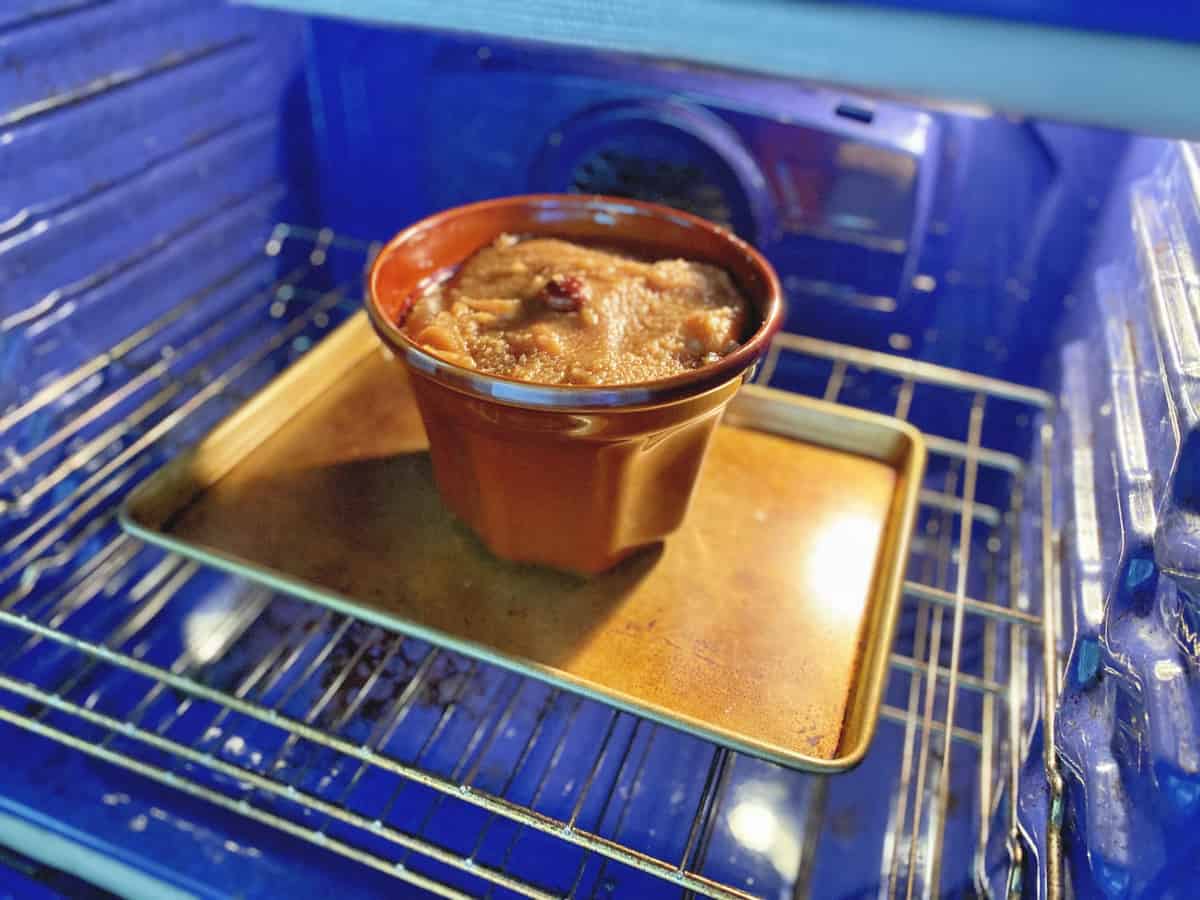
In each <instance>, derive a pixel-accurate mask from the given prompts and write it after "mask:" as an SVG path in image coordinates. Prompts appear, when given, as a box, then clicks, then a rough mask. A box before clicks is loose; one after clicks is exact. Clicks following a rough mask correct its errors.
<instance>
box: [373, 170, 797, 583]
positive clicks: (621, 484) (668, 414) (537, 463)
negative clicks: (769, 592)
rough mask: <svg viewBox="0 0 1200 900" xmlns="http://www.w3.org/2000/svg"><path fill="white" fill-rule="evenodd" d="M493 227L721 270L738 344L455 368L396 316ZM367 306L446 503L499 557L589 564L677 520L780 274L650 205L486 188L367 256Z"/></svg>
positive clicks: (736, 245)
mask: <svg viewBox="0 0 1200 900" xmlns="http://www.w3.org/2000/svg"><path fill="white" fill-rule="evenodd" d="M502 234H511V235H519V236H521V237H535V236H537V237H556V238H562V239H566V240H569V241H577V242H581V243H587V244H598V245H603V246H605V247H609V248H617V249H625V250H627V251H629V252H630V253H632V254H634V255H636V256H638V257H641V258H645V259H652V260H653V259H671V258H680V259H686V260H690V261H695V262H704V263H710V264H712V265H715V266H718V267H719V268H721V269H723V270H724V271H725V272H726V273H727V274H728V275H729V276H730V277H731V278H732V279H733V281H734V282H735V284H736V285H737V287H738V288H739V289H740V291H741V292H742V294H743V295H744V297H745V298H746V299H747V301H748V302H749V304H750V306H751V308H752V316H753V319H752V323H753V324H752V328H751V329H749V330H748V333H747V334H746V336H745V339H744V340H743V341H742V342H741V343H740V346H738V347H737V349H735V350H733V351H732V352H731V353H729V354H728V355H726V356H724V357H723V358H721V359H719V360H717V361H716V362H712V363H710V364H708V365H705V366H702V367H700V368H697V369H692V370H689V371H687V372H684V373H683V374H680V375H676V376H673V377H670V378H664V379H660V380H657V381H647V382H640V383H633V384H620V385H600V386H582V387H581V386H564V385H546V384H535V383H531V382H525V381H516V380H513V379H509V378H503V377H498V376H493V375H487V374H483V373H481V372H478V371H475V370H472V369H467V368H462V367H460V366H458V365H454V364H452V363H450V362H448V361H446V360H444V359H441V358H440V357H438V356H436V355H434V354H432V353H430V352H428V351H427V350H426V349H424V348H423V347H422V346H421V345H420V344H418V343H417V342H416V341H414V340H413V339H412V338H411V337H410V336H409V335H408V334H407V333H406V332H405V331H404V329H403V327H402V326H403V322H404V318H405V315H406V314H407V311H408V308H409V306H410V305H411V304H412V303H413V302H414V300H415V298H416V297H417V296H418V295H419V294H420V292H421V290H422V289H423V288H424V287H425V286H427V285H428V284H429V283H430V281H431V280H433V279H436V278H438V277H439V276H441V275H443V274H444V273H445V272H447V271H448V270H452V269H453V268H455V267H457V266H459V265H460V264H462V263H463V262H464V261H465V260H466V259H467V258H468V257H470V256H471V255H472V254H474V253H475V252H476V251H477V250H479V249H480V248H482V247H484V246H487V245H488V244H490V243H491V242H492V241H494V240H495V239H496V238H497V237H499V236H500V235H502ZM367 307H368V311H369V313H370V318H371V322H372V324H373V326H374V328H375V330H376V332H377V333H378V335H379V336H380V338H381V339H382V340H383V341H384V343H385V344H386V345H387V346H388V347H389V348H391V349H392V351H393V352H395V353H396V354H397V355H398V356H400V357H401V358H402V359H403V360H404V363H405V365H406V366H407V367H408V369H409V371H410V374H411V376H412V388H413V392H414V394H415V396H416V400H417V405H418V407H419V409H420V413H421V418H422V421H423V423H424V426H425V430H426V432H427V434H428V436H429V444H430V453H431V456H432V461H433V470H434V477H435V480H436V483H437V486H438V490H439V493H440V494H441V496H442V499H443V500H444V502H445V503H446V505H447V506H448V507H449V508H450V509H451V511H453V512H454V513H455V514H456V515H457V516H458V517H459V518H461V519H462V520H463V521H464V522H466V523H467V524H468V525H469V526H470V527H471V528H472V529H473V530H474V531H475V532H476V533H477V534H478V535H479V536H480V537H481V538H482V540H483V541H484V543H485V544H486V545H487V546H488V548H489V549H491V550H492V552H494V553H495V554H496V555H498V556H501V557H503V558H506V559H509V560H513V561H518V562H531V563H540V564H544V565H550V566H554V567H557V568H562V569H567V570H571V571H576V572H583V573H596V572H600V571H603V570H605V569H607V568H609V567H611V566H612V565H614V564H615V563H617V562H619V561H620V560H621V559H623V558H624V557H626V556H628V555H629V554H630V553H632V552H633V551H635V550H637V549H638V548H640V547H643V546H646V545H648V544H652V543H655V542H657V541H660V540H662V539H663V538H665V537H666V536H668V535H669V534H671V532H673V531H675V530H676V529H677V528H678V527H679V526H680V525H681V524H682V522H683V520H684V516H685V515H686V513H687V509H688V504H689V501H690V499H691V495H692V489H693V487H694V485H695V483H696V479H697V476H698V475H699V472H700V467H701V463H702V462H703V460H704V455H705V451H706V450H707V448H708V444H709V440H710V438H711V437H712V433H713V430H714V428H715V427H716V425H717V422H718V421H719V419H720V416H721V413H722V411H723V410H724V408H725V406H726V404H727V403H728V402H729V401H730V399H732V397H733V395H734V394H735V393H736V392H737V390H738V388H739V387H740V386H741V384H742V382H743V381H744V380H745V379H746V378H747V376H748V374H749V373H750V371H751V370H752V367H753V366H754V364H755V362H756V361H757V360H758V359H759V357H760V356H761V355H762V354H763V353H764V352H765V350H766V348H767V345H768V343H769V342H770V339H771V337H772V335H773V334H774V333H775V332H776V331H777V330H778V328H779V325H780V322H781V320H782V317H783V303H782V297H781V291H780V287H779V282H778V279H777V278H776V276H775V273H774V272H773V271H772V269H771V266H770V264H769V263H768V262H767V261H766V260H765V259H764V258H763V257H762V256H761V255H760V254H759V253H758V252H756V251H755V250H754V249H753V248H752V247H750V246H749V245H748V244H746V243H745V242H743V241H741V240H739V239H738V238H737V237H735V236H733V235H732V234H731V233H729V232H728V231H725V230H724V229H722V228H719V227H718V226H716V225H713V224H712V223H710V222H707V221H705V220H703V219H700V218H697V217H695V216H690V215H687V214H685V213H681V212H678V211H676V210H674V209H670V208H667V207H663V206H657V205H654V204H649V203H639V202H634V201H630V200H620V199H613V198H605V197H591V196H583V195H570V194H564V195H535V196H525V197H508V198H503V199H499V200H489V201H485V202H482V203H476V204H473V205H470V206H463V207H458V208H456V209H451V210H448V211H446V212H443V213H439V214H438V215H435V216H432V217H430V218H428V219H425V220H423V221H421V222H419V223H417V224H416V225H413V226H412V227H410V228H407V229H405V230H404V231H402V232H401V233H400V234H398V235H397V236H396V237H395V238H393V239H392V240H391V241H390V242H389V243H388V244H387V245H386V246H385V247H384V248H383V250H382V251H381V252H380V254H379V256H378V257H377V258H376V260H375V262H374V264H373V266H372V268H371V273H370V277H369V282H368V300H367Z"/></svg>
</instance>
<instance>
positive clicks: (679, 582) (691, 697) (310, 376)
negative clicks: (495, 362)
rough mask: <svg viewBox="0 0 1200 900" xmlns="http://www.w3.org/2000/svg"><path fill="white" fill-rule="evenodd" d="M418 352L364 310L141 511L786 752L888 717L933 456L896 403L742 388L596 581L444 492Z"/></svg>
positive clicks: (177, 463) (377, 611) (285, 581)
mask: <svg viewBox="0 0 1200 900" xmlns="http://www.w3.org/2000/svg"><path fill="white" fill-rule="evenodd" d="M426 446H427V445H426V441H425V434H424V431H423V429H422V427H421V420H420V417H419V415H418V413H417V410H416V407H415V405H414V402H413V398H412V394H411V391H410V388H409V386H408V378H407V375H406V373H405V371H404V368H403V366H402V365H401V364H400V363H399V362H398V361H396V360H394V359H391V358H390V357H389V356H388V355H387V354H386V353H385V352H384V351H383V350H382V349H381V347H380V345H379V342H378V340H377V338H376V337H375V336H374V334H373V333H372V332H371V329H370V326H369V324H368V323H367V320H366V317H365V316H364V315H363V314H359V315H357V316H355V317H354V318H353V319H351V320H350V321H348V322H347V323H346V324H344V325H343V326H341V328H339V329H338V331H337V332H336V333H334V334H333V335H331V336H330V337H329V338H328V339H327V340H325V341H324V342H322V344H321V345H320V346H319V347H317V348H316V349H315V350H313V351H312V352H310V353H309V354H307V355H306V356H305V357H304V358H303V359H302V360H301V361H300V362H298V363H297V364H295V365H294V366H292V367H291V368H290V369H289V370H288V371H287V372H285V373H284V374H282V375H281V376H279V377H278V378H276V379H275V380H274V381H273V382H272V383H271V384H270V385H268V386H267V387H266V388H265V389H263V390H262V391H261V392H260V393H259V394H258V395H256V396H255V397H254V398H253V399H252V400H251V401H250V402H248V403H247V404H245V405H244V406H243V407H242V408H241V409H239V410H238V411H237V412H236V413H235V414H233V415H232V416H231V417H230V418H228V419H227V420H226V421H224V422H223V423H222V424H221V425H219V426H218V427H217V428H215V429H214V430H213V431H212V432H211V433H209V435H208V436H207V437H206V438H205V439H204V440H203V441H201V442H200V443H199V444H198V445H197V446H195V447H194V448H192V449H190V450H188V451H186V452H184V453H183V454H181V455H180V456H178V457H177V458H176V459H174V460H172V461H171V462H170V463H169V464H167V465H166V466H164V467H163V468H162V469H161V470H160V471H158V472H157V473H155V474H154V475H153V476H151V477H150V478H149V479H148V480H147V481H146V482H144V483H143V484H142V485H141V486H140V487H139V488H138V489H137V490H136V491H134V492H133V493H132V494H131V495H130V496H129V498H128V499H127V500H126V502H125V504H124V506H123V507H122V510H121V521H122V524H123V525H124V527H125V528H126V529H127V530H129V531H130V532H132V533H133V534H135V535H137V536H138V537H140V538H142V539H144V540H146V541H149V542H151V543H154V544H158V545H161V546H163V547H165V548H167V549H170V550H173V551H175V552H177V553H180V554H183V555H185V556H189V557H192V558H195V559H197V560H200V561H202V562H204V563H208V564H210V565H213V566H216V567H219V568H222V569H226V570H228V571H230V572H233V573H236V574H237V575H241V576H244V577H247V578H252V579H256V580H258V581H262V582H265V583H267V584H269V585H271V586H272V587H275V588H278V589H281V590H284V591H287V592H289V593H292V594H295V595H298V596H300V597H303V598H306V599H308V600H311V601H312V602H314V603H319V604H323V605H325V606H329V607H332V608H334V609H336V610H338V611H340V612H344V613H349V614H352V615H355V616H357V617H359V618H362V619H367V620H370V621H372V622H375V623H377V624H379V625H381V626H384V627H387V628H390V629H394V630H396V631H399V632H404V633H409V634H412V635H415V636H418V637H420V638H422V639H425V640H428V641H430V642H433V643H436V644H439V645H442V646H446V647H449V648H452V649H454V650H456V651H459V652H462V653H465V654H468V655H470V656H474V657H478V658H480V659H483V660H486V661H488V662H491V663H495V664H498V665H501V666H505V667H508V668H510V669H513V670H515V671H518V672H522V673H525V674H528V675H531V676H533V677H535V678H540V679H543V680H545V681H549V682H552V683H555V684H558V685H562V686H564V687H566V688H568V689H571V690H575V691H579V692H581V693H584V694H586V695H589V696H592V697H595V698H598V699H600V700H602V701H605V702H607V703H610V704H613V705H615V706H618V707H621V708H624V709H628V710H630V711H633V712H635V713H638V714H641V715H645V716H649V717H651V718H653V719H655V720H658V721H661V722H663V723H666V724H668V725H671V726H675V727H678V728H681V729H684V730H686V731H689V732H692V733H695V734H698V735H700V736H702V737H704V738H706V739H709V740H711V741H714V742H716V743H719V744H722V745H725V746H729V747H731V748H734V749H736V750H738V751H741V752H744V753H748V754H752V755H754V756H760V757H763V758H766V759H770V760H772V761H774V762H777V763H780V764H782V765H785V766H789V767H792V768H799V769H806V770H810V771H817V772H836V771H842V770H845V769H847V768H849V767H851V766H853V765H855V764H856V763H857V762H858V761H859V760H861V759H862V757H863V756H864V754H865V753H866V750H867V747H868V744H869V743H870V740H871V737H872V734H873V733H874V729H875V723H876V720H877V717H878V712H879V705H880V702H881V698H882V693H883V687H884V681H885V679H886V677H887V667H888V657H889V655H890V649H891V644H892V635H893V631H894V626H895V622H896V617H897V611H898V608H899V604H900V593H901V584H902V579H903V574H904V568H905V564H906V561H907V556H908V540H909V534H910V532H911V530H912V525H913V518H914V515H915V513H916V507H917V494H918V489H919V487H920V481H921V476H922V474H923V471H924V465H925V450H924V445H923V443H922V440H921V436H920V433H919V432H917V431H916V430H915V429H913V428H912V427H911V426H909V425H907V424H905V423H903V422H900V421H898V420H895V419H890V418H888V417H886V416H879V415H875V414H872V413H866V412H862V411H859V410H855V409H851V408H847V407H843V406H838V405H835V404H829V403H823V402H820V401H816V400H810V399H807V398H804V397H799V396H796V395H792V394H788V393H784V392H780V391H773V390H769V389H766V388H760V387H754V386H748V387H746V388H744V389H743V390H742V391H741V392H740V393H739V394H738V396H737V398H736V399H735V400H734V401H733V402H732V404H731V405H730V407H729V409H728V411H727V413H726V415H725V418H724V421H723V424H722V425H721V426H720V427H719V428H718V430H717V433H716V436H715V437H714V439H713V444H712V447H711V448H710V451H709V454H708V457H707V458H706V460H705V463H704V468H703V471H702V473H701V477H700V484H699V487H698V488H697V492H696V496H695V498H694V500H693V504H692V507H691V510H690V512H689V515H688V519H687V522H686V523H685V525H684V527H683V528H682V529H681V530H680V531H679V532H677V533H676V534H675V535H673V536H672V537H671V538H669V539H668V540H667V541H666V542H665V544H663V545H660V546H656V547H651V548H648V549H647V550H645V551H643V552H641V553H639V554H637V555H635V556H634V557H632V558H630V559H629V560H626V561H625V562H624V563H622V564H621V565H619V566H618V567H617V568H616V569H614V570H612V571H610V572H608V573H606V574H604V575H601V576H597V577H593V578H590V579H585V578H579V577H576V576H572V575H566V574H562V573H559V572H554V571H550V570H547V569H541V568H538V567H534V566H518V565H513V564H509V563H505V562H502V561H500V560H497V559H495V558H494V557H492V556H491V555H490V554H489V553H488V552H487V551H486V550H485V549H484V548H483V546H482V545H481V544H480V543H479V542H478V541H477V540H476V539H475V537H474V536H473V535H472V534H471V533H470V532H469V531H468V530H467V529H466V528H465V527H464V526H463V525H461V523H459V522H457V521H456V520H455V519H454V518H453V517H452V516H451V515H450V514H449V513H448V512H447V511H446V510H445V509H444V508H443V506H442V505H441V502H440V501H439V499H438V496H437V491H436V489H435V487H434V483H433V478H432V471H431V468H430V463H429V456H428V453H427V450H426Z"/></svg>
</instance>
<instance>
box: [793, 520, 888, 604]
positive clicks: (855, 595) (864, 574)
mask: <svg viewBox="0 0 1200 900" xmlns="http://www.w3.org/2000/svg"><path fill="white" fill-rule="evenodd" d="M879 537H880V523H879V522H878V521H877V520H873V519H870V518H867V517H865V516H853V515H852V516H843V517H841V518H838V519H835V520H834V521H833V522H831V523H830V524H829V525H828V526H827V527H825V528H824V529H822V530H821V532H820V533H819V534H818V535H817V536H816V539H815V540H813V542H812V544H811V549H810V550H809V552H808V559H807V560H806V564H805V572H806V576H807V579H806V580H807V585H806V587H807V589H808V591H807V593H808V595H809V596H810V597H811V598H812V601H813V605H814V611H815V612H817V613H818V614H819V615H822V616H824V617H825V618H826V620H827V621H828V622H830V623H839V622H844V621H846V616H847V614H848V613H851V612H853V611H854V610H853V607H854V606H861V605H862V604H863V603H865V602H866V599H867V592H868V591H869V590H870V587H871V574H872V572H873V571H874V569H875V565H874V559H875V554H876V553H877V552H878V550H879Z"/></svg>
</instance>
